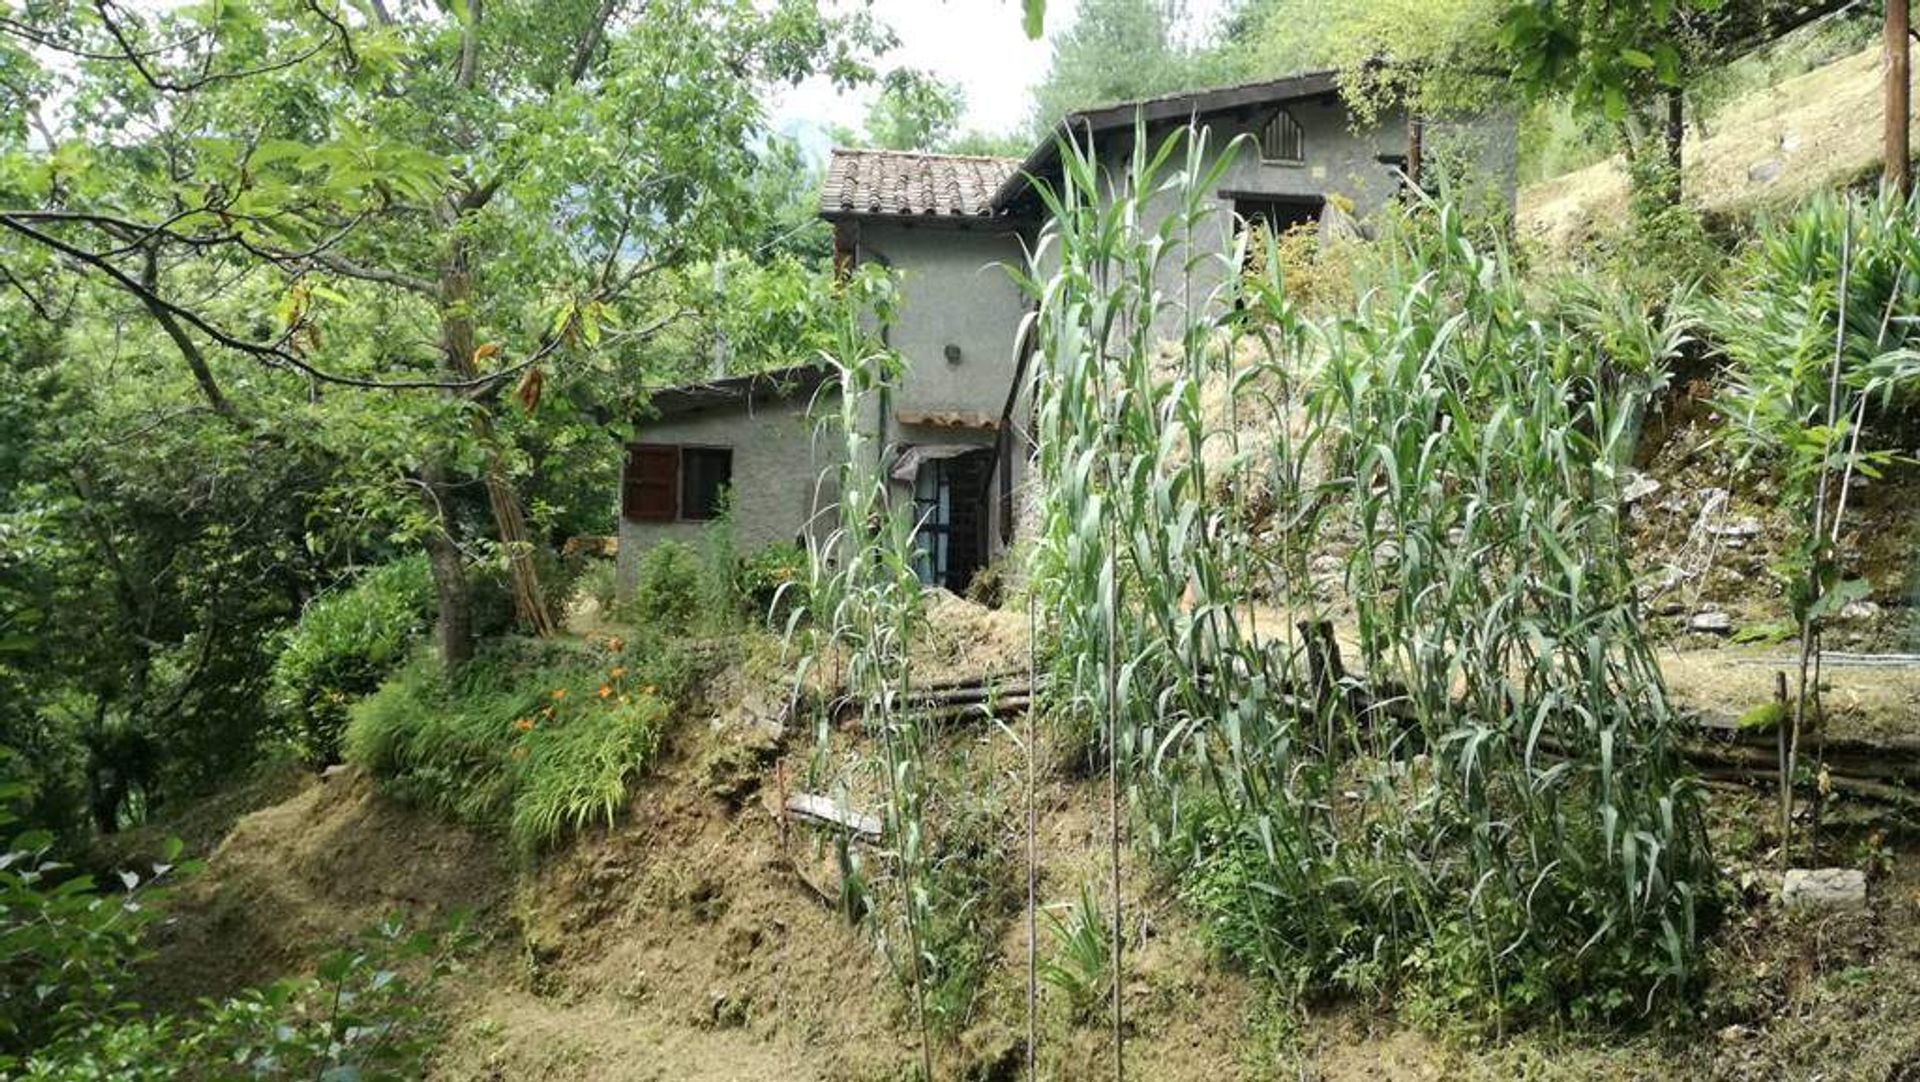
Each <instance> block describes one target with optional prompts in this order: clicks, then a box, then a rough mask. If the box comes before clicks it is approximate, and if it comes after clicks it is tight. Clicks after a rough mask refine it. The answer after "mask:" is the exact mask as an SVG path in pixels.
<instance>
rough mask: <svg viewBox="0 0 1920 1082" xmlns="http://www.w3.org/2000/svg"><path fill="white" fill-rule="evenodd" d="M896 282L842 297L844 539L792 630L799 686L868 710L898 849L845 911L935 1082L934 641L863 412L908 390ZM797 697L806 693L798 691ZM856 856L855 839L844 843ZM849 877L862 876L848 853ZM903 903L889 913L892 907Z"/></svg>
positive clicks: (827, 481) (901, 519)
mask: <svg viewBox="0 0 1920 1082" xmlns="http://www.w3.org/2000/svg"><path fill="white" fill-rule="evenodd" d="M893 287H894V282H893V280H892V278H891V277H889V276H886V275H884V274H880V273H869V274H866V275H863V276H858V277H855V278H854V279H852V280H851V282H850V283H849V289H848V290H847V292H846V294H845V296H844V298H843V308H842V313H841V316H840V319H839V321H838V331H839V337H838V341H837V343H836V346H835V348H834V349H832V350H830V351H829V352H828V353H827V354H825V358H824V359H825V360H826V362H827V363H828V364H829V365H831V366H832V368H833V372H834V375H835V377H836V381H837V384H838V390H839V394H838V395H836V396H834V397H833V398H832V399H831V400H830V401H831V403H832V407H831V412H828V413H825V414H824V415H823V416H822V417H821V418H820V419H819V422H818V423H819V425H820V427H821V429H822V431H823V433H824V434H826V435H828V436H831V437H832V438H834V439H836V440H838V441H839V444H840V447H841V453H840V454H839V456H838V461H837V463H836V464H835V465H833V466H831V467H829V470H828V475H827V476H825V477H823V478H822V481H821V489H822V490H830V491H833V492H835V493H837V497H836V503H835V505H834V508H833V510H834V512H835V517H834V519H833V523H834V525H833V529H832V531H831V532H830V533H829V534H828V535H827V536H825V537H824V538H823V537H818V536H816V535H814V534H811V533H810V534H809V535H808V537H807V582H806V592H805V598H804V606H803V607H802V608H801V609H799V610H798V611H796V612H795V613H794V614H793V616H792V618H791V619H790V621H789V628H790V634H792V635H794V636H796V637H797V639H798V642H799V644H800V645H801V647H802V648H803V650H804V656H805V658H806V660H805V662H804V663H803V664H802V666H801V668H800V670H799V672H798V673H796V681H797V682H798V681H804V680H805V679H806V676H807V674H808V673H809V672H810V671H811V670H812V669H814V668H816V667H824V666H828V665H830V666H831V667H832V669H831V671H833V673H834V674H835V676H836V677H837V678H838V680H839V682H840V683H842V684H843V686H844V688H845V695H846V698H847V700H848V701H849V702H852V703H855V704H858V708H859V710H860V726H861V728H862V730H863V731H865V732H866V733H867V734H869V736H870V737H872V738H873V740H874V741H875V743H876V744H877V746H878V749H879V752H878V762H876V763H872V764H870V766H871V768H872V769H873V770H875V771H876V772H877V773H878V774H879V776H880V779H881V783H882V785H883V790H882V791H883V793H884V797H885V804H884V813H883V815H882V816H881V822H882V830H883V833H884V835H885V836H886V837H887V838H889V839H891V843H890V844H889V846H888V849H887V858H888V868H887V870H888V871H889V872H890V873H891V874H890V875H889V876H888V877H887V878H886V879H884V880H883V879H879V878H877V877H871V876H868V875H866V874H864V872H861V874H857V875H854V876H850V877H848V878H847V879H846V882H847V883H848V884H849V886H848V888H845V889H847V890H849V893H847V894H846V896H845V902H846V905H847V911H848V913H849V914H851V915H856V916H864V915H866V914H868V913H869V912H870V913H871V914H872V915H873V916H874V917H875V918H876V919H873V920H870V921H868V926H869V927H870V928H871V929H872V930H873V931H874V934H875V936H876V937H877V938H878V939H879V941H880V944H881V946H882V948H883V950H884V951H885V952H886V956H887V959H888V961H889V963H891V964H892V965H893V967H894V971H895V973H896V974H898V975H899V976H900V977H901V978H902V980H903V983H905V984H906V986H907V989H908V993H909V995H910V997H911V1000H912V1004H913V1017H914V1025H915V1028H916V1029H917V1030H918V1031H919V1034H920V1066H921V1074H922V1075H923V1076H924V1077H928V1078H931V1077H933V1076H934V1075H933V1044H932V1035H933V1031H934V1028H935V1026H936V1019H935V1017H934V1010H935V1009H936V1007H937V1005H936V1004H933V1003H930V999H931V998H932V997H933V995H934V994H935V987H934V980H935V979H936V977H937V974H936V973H934V972H931V970H932V968H933V966H932V961H933V960H932V959H930V958H929V955H928V951H927V945H928V943H929V942H930V931H931V929H930V926H931V924H932V922H933V921H934V920H935V919H936V917H935V914H934V912H933V908H932V904H933V903H932V894H931V890H930V887H929V877H930V874H931V873H930V868H931V865H932V863H933V861H934V860H935V850H934V849H933V848H932V847H931V845H930V844H929V841H930V840H929V838H928V837H927V815H926V812H927V808H928V805H929V802H930V800H931V798H932V788H931V783H930V781H929V778H928V776H927V771H926V767H925V763H924V761H923V754H924V751H925V738H926V734H925V732H924V729H923V726H922V721H921V719H920V718H919V717H918V716H917V715H916V714H915V713H914V712H913V711H911V710H908V709H905V708H904V707H903V705H902V703H903V701H904V699H905V697H906V693H907V692H908V691H909V690H910V689H911V687H912V672H911V669H910V666H909V664H908V651H909V649H910V647H911V645H912V643H913V642H914V641H915V638H916V636H917V635H919V634H921V633H922V632H923V629H924V627H925V622H926V614H925V611H924V606H923V603H922V598H921V591H920V580H919V577H918V576H917V575H916V574H915V572H914V563H913V561H914V539H913V532H914V530H913V528H914V522H913V516H912V510H911V508H910V507H902V506H900V505H899V503H898V501H894V500H892V499H890V498H889V493H888V483H887V477H888V473H889V471H890V469H891V466H892V461H891V460H892V458H893V456H895V455H897V454H898V453H899V452H898V449H897V448H893V447H876V446H875V444H874V442H873V441H874V439H875V437H874V435H873V434H872V433H871V432H870V431H869V430H868V429H867V427H866V425H865V421H864V419H863V418H864V416H865V414H864V412H863V409H864V407H865V406H866V405H867V404H868V403H870V402H872V401H873V400H874V399H876V398H879V399H881V400H884V399H885V396H887V395H888V394H890V393H891V392H892V391H893V389H894V388H896V387H897V386H898V382H899V379H900V377H901V375H902V374H903V371H904V368H905V362H904V361H903V359H902V358H901V357H900V355H899V354H897V353H895V352H893V351H892V350H891V349H889V348H888V347H887V345H886V341H885V338H884V335H883V331H884V328H885V327H886V326H887V325H888V324H889V323H890V322H891V319H892V315H893V302H894V297H895V292H894V288H893ZM796 686H801V685H800V684H798V683H796ZM831 728H832V718H831V714H830V712H829V711H827V710H820V711H819V712H818V713H817V715H816V719H815V746H816V758H818V759H824V758H825V756H826V753H827V748H828V740H829V736H830V733H831ZM842 842H843V843H844V839H842ZM841 852H842V854H843V856H842V863H843V868H844V869H846V870H850V871H855V872H860V869H859V868H858V867H857V865H855V864H854V863H853V861H852V860H851V859H849V857H848V856H847V855H846V850H845V849H844V848H843V849H842V850H841ZM889 903H891V904H889Z"/></svg>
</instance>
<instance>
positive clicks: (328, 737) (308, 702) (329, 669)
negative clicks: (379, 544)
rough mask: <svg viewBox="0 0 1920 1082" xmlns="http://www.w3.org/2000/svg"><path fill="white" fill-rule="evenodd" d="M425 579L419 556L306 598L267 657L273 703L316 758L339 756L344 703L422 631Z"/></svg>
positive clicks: (375, 680)
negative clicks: (275, 653)
mask: <svg viewBox="0 0 1920 1082" xmlns="http://www.w3.org/2000/svg"><path fill="white" fill-rule="evenodd" d="M432 605H433V583H432V580H431V579H430V578H429V577H428V575H427V562H426V560H425V559H424V558H421V557H412V558H409V559H405V560H398V561H395V562H393V563H390V564H386V565H384V566H381V567H376V568H373V569H372V570H369V571H367V572H366V573H365V574H363V575H361V576H360V577H359V578H357V579H354V580H353V581H352V582H350V583H348V584H346V585H343V586H340V587H337V588H335V589H333V590H330V591H328V592H327V593H324V594H321V595H320V596H319V597H317V598H315V599H313V600H312V601H311V602H308V604H307V606H306V608H305V610H303V611H302V612H301V614H300V622H299V623H297V624H295V625H294V626H293V627H292V628H291V629H290V630H288V631H287V632H286V633H285V634H284V635H283V636H282V638H281V647H280V653H279V656H278V657H276V658H274V662H273V689H272V694H273V697H274V700H275V706H276V708H277V709H278V710H279V711H280V712H282V714H283V715H284V716H286V717H288V718H290V719H293V720H295V721H296V722H297V723H298V732H299V737H298V739H299V740H300V743H301V749H302V751H303V752H304V753H305V754H306V756H307V758H308V759H309V760H310V761H312V762H316V763H331V762H335V761H337V760H338V758H339V754H340V731H341V729H342V728H344V727H345V725H346V720H347V710H346V708H347V704H348V703H349V702H351V701H352V700H353V699H357V698H359V697H360V696H363V695H366V694H368V693H370V692H372V691H373V690H374V689H375V688H377V687H379V686H380V681H381V680H383V679H385V678H386V676H387V674H388V673H389V672H391V671H393V669H394V668H396V667H397V666H399V665H400V663H401V662H403V661H405V660H406V656H407V652H408V651H409V650H411V649H412V647H413V644H414V643H415V642H416V641H417V640H418V639H419V637H420V635H422V634H423V633H424V632H425V631H426V621H427V615H428V613H429V611H430V610H431V609H432Z"/></svg>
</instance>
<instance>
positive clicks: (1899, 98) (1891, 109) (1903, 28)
mask: <svg viewBox="0 0 1920 1082" xmlns="http://www.w3.org/2000/svg"><path fill="white" fill-rule="evenodd" d="M1908 23H1909V20H1908V11H1907V0H1887V21H1886V52H1887V88H1886V90H1887V117H1886V121H1887V127H1886V146H1885V154H1886V173H1885V176H1886V181H1887V184H1888V186H1890V187H1892V188H1893V189H1894V190H1895V191H1897V192H1899V193H1900V197H1901V198H1902V199H1905V198H1906V197H1908V196H1910V195H1912V194H1913V166H1912V156H1911V152H1910V150H1909V148H1908V145H1907V131H1908V125H1909V124H1911V123H1912V114H1913V103H1912V101H1911V98H1912V82H1911V79H1912V68H1911V66H1910V63H1909V58H1908V56H1909V54H1908V43H1907V34H1908Z"/></svg>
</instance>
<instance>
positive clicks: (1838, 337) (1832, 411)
mask: <svg viewBox="0 0 1920 1082" xmlns="http://www.w3.org/2000/svg"><path fill="white" fill-rule="evenodd" d="M1842 222H1843V225H1842V228H1841V233H1840V293H1839V303H1838V314H1837V316H1836V318H1835V319H1834V330H1833V359H1832V361H1831V363H1830V364H1829V365H1828V367H1827V403H1826V409H1825V411H1824V416H1825V418H1826V424H1825V426H1824V430H1823V432H1822V433H1821V447H1820V450H1821V454H1820V472H1819V480H1818V482H1817V483H1816V484H1815V486H1814V493H1813V515H1812V518H1813V524H1812V536H1811V537H1810V538H1808V541H1807V543H1808V545H1809V548H1810V551H1811V553H1812V556H1811V558H1810V559H1809V560H1808V561H1807V575H1808V577H1809V578H1810V580H1811V586H1810V588H1809V589H1808V592H1807V598H1808V600H1807V604H1806V605H1805V606H1803V608H1802V611H1801V614H1800V657H1799V672H1798V682H1797V684H1796V685H1795V688H1794V699H1793V727H1792V729H1791V731H1790V732H1789V734H1788V737H1787V762H1786V769H1785V770H1784V771H1783V772H1782V774H1781V778H1780V860H1781V866H1782V867H1784V866H1786V865H1787V864H1789V863H1791V862H1792V851H1793V777H1794V774H1795V773H1796V772H1797V770H1798V767H1799V759H1800V732H1801V729H1802V727H1803V726H1804V725H1805V721H1806V715H1807V697H1808V676H1809V675H1810V671H1811V668H1812V663H1813V659H1814V656H1815V655H1816V653H1817V652H1818V651H1819V648H1820V647H1819V644H1818V641H1817V638H1816V636H1817V635H1818V634H1819V631H1818V621H1817V620H1816V618H1815V614H1814V606H1813V600H1814V599H1815V598H1817V597H1819V595H1820V582H1821V572H1822V570H1824V568H1825V566H1826V557H1825V555H1824V553H1825V550H1826V521H1827V480H1828V478H1829V477H1830V476H1831V475H1832V470H1831V469H1830V468H1829V462H1828V460H1829V459H1830V458H1831V457H1832V454H1833V430H1834V425H1835V423H1836V422H1837V421H1838V419H1839V413H1840V370H1841V367H1842V364H1843V362H1844V361H1845V359H1846V355H1847V295H1848V292H1849V290H1848V288H1847V287H1848V285H1849V283H1850V279H1851V277H1852V273H1853V204H1852V203H1848V204H1847V210H1846V215H1845V217H1844V218H1843V219H1842Z"/></svg>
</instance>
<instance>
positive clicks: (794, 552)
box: [739, 541, 807, 624]
mask: <svg viewBox="0 0 1920 1082" xmlns="http://www.w3.org/2000/svg"><path fill="white" fill-rule="evenodd" d="M806 576H807V550H806V549H804V548H801V547H800V546H799V545H797V544H795V543H793V542H791V541H777V542H775V543H773V544H771V545H768V546H767V547H766V548H763V549H761V550H760V551H759V552H756V553H753V554H752V555H750V556H746V557H743V558H742V559H741V561H740V578H739V591H740V596H741V597H742V598H744V599H745V601H746V605H747V609H748V612H749V613H750V614H751V615H752V616H754V617H755V618H756V619H758V618H766V619H767V620H768V621H770V622H771V623H774V624H778V623H780V622H782V620H783V619H784V617H783V615H782V614H783V613H784V612H785V611H786V610H787V608H788V607H790V606H791V605H793V604H794V603H795V602H796V601H797V600H798V598H797V596H796V591H797V589H798V588H799V587H800V586H801V584H803V583H804V582H805V581H806Z"/></svg>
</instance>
